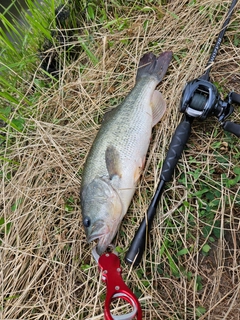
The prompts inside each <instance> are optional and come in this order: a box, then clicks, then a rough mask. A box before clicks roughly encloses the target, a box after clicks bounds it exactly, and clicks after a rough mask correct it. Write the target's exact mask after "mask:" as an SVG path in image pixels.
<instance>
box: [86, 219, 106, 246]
mask: <svg viewBox="0 0 240 320" xmlns="http://www.w3.org/2000/svg"><path fill="white" fill-rule="evenodd" d="M108 232H109V229H108V227H107V225H106V223H104V221H102V220H98V221H97V222H95V223H94V224H93V226H92V228H91V231H90V232H89V233H88V235H87V242H88V243H89V242H92V241H94V240H96V239H99V238H102V237H103V236H104V235H105V234H106V233H108Z"/></svg>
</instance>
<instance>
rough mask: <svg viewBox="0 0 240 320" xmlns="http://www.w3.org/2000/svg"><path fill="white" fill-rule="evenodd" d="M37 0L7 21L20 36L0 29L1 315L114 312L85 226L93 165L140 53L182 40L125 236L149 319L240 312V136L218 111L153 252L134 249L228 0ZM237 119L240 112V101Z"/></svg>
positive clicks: (168, 193) (226, 49)
mask: <svg viewBox="0 0 240 320" xmlns="http://www.w3.org/2000/svg"><path fill="white" fill-rule="evenodd" d="M28 2H29V7H30V12H31V14H32V15H31V16H28V23H29V27H28V28H27V30H25V31H24V32H22V31H18V29H15V27H14V26H13V24H11V23H8V21H7V20H6V21H4V23H5V25H6V27H7V28H8V30H9V32H10V33H12V34H14V35H15V37H16V39H20V41H19V40H18V42H19V43H18V44H17V45H16V44H13V43H12V42H10V41H9V40H8V38H7V37H6V36H5V32H3V31H1V35H0V48H1V55H0V85H1V93H0V121H1V128H0V129H1V134H0V161H1V169H0V183H1V198H0V210H1V211H0V283H1V286H0V318H1V319H9V320H10V319H31V320H36V319H41V320H45V319H46V320H47V319H64V320H65V319H89V320H90V319H91V320H97V319H103V307H104V298H105V293H106V288H105V285H104V284H103V283H102V282H101V279H100V274H99V272H98V267H97V265H96V263H95V261H94V259H93V258H92V255H91V250H92V248H93V246H94V243H91V244H87V243H86V238H85V233H84V230H83V226H82V217H81V211H80V203H79V190H80V185H81V172H82V168H83V165H84V161H85V159H86V155H87V153H88V151H89V149H90V147H91V144H92V142H93V139H94V137H95V135H96V133H97V130H98V128H99V126H100V124H101V120H102V116H103V114H104V113H105V112H106V111H107V110H109V109H110V108H112V107H114V106H116V105H117V104H118V103H119V102H121V101H122V100H123V98H124V97H126V95H127V94H128V93H129V91H130V90H131V88H133V86H134V83H135V75H136V71H137V65H138V62H139V59H140V57H141V56H142V55H143V54H144V53H146V52H149V51H152V52H154V53H155V54H156V55H157V54H160V53H161V52H163V51H165V50H172V51H173V53H174V58H173V60H172V62H171V64H170V67H169V70H168V73H167V75H166V76H165V78H164V80H163V81H162V83H161V84H160V85H159V90H160V91H161V92H162V93H163V95H164V97H165V98H166V100H167V105H168V108H167V112H166V115H165V116H164V118H163V119H162V121H161V122H160V123H159V124H158V125H157V126H156V127H155V128H154V130H153V134H152V140H151V144H150V148H149V153H148V156H147V161H146V167H145V169H144V173H143V175H142V177H141V180H140V182H139V185H138V188H137V190H136V193H135V196H134V198H133V201H132V204H131V206H130V208H129V210H128V213H127V215H126V216H125V218H124V220H123V222H122V225H121V227H120V229H119V232H118V234H117V237H116V239H115V241H114V242H115V245H116V246H117V249H118V251H119V257H120V259H121V264H122V268H123V278H124V279H125V281H126V283H127V285H128V286H129V287H130V288H131V289H132V290H133V291H134V293H135V294H136V295H137V297H138V298H139V301H140V303H141V306H142V310H143V319H152V320H155V319H171V320H177V319H179V320H180V319H181V320H191V319H194V320H195V319H201V320H203V319H211V320H217V319H226V320H231V319H234V320H237V319H240V269H239V266H240V192H239V189H240V188H239V182H240V142H239V139H238V138H237V137H235V136H233V135H231V134H230V133H227V132H224V131H223V130H222V129H221V127H220V125H219V123H218V121H217V120H216V118H214V117H210V118H208V119H207V120H205V121H204V122H199V121H197V120H196V121H195V122H194V123H193V130H192V134H191V136H190V139H189V142H188V143H187V146H186V149H185V151H184V154H183V156H182V157H181V159H180V161H179V163H178V166H177V168H176V170H175V173H174V177H173V180H172V182H171V183H168V184H167V186H166V188H165V191H164V193H163V196H162V198H161V201H160V203H159V207H158V210H157V211H158V212H157V215H156V218H155V220H154V224H153V229H152V231H151V234H150V240H149V244H148V249H147V251H146V254H145V255H144V258H143V261H142V263H141V264H140V265H139V266H138V267H137V268H134V267H130V266H129V265H127V264H125V262H124V256H125V253H126V251H127V249H128V248H129V246H130V243H131V240H132V238H133V236H134V233H135V231H136V230H137V228H138V226H139V223H140V222H141V220H142V218H143V217H144V214H145V213H146V210H147V207H148V205H149V203H150V201H151V197H152V195H153V193H154V190H155V188H156V186H157V183H158V178H159V174H160V171H161V165H162V162H163V160H164V158H165V156H166V152H167V150H168V146H169V143H170V141H171V137H172V135H173V133H174V130H175V129H176V127H177V125H178V123H179V122H180V121H181V118H182V114H181V113H180V112H179V109H178V108H179V104H180V98H181V93H182V90H183V87H184V85H185V84H186V82H187V81H189V80H191V79H194V78H196V77H198V76H200V75H202V73H203V72H204V68H205V65H206V63H207V61H208V58H209V55H210V53H211V49H212V47H213V45H214V43H215V40H216V37H217V35H218V33H219V32H220V30H221V26H222V23H223V20H224V18H225V17H226V14H227V11H228V7H229V5H230V1H220V0H217V1H213V0H201V1H200V0H199V1H198V0H190V1H187V0H181V1H180V0H175V1H151V0H148V1H124V0H122V1H120V0H110V1H91V2H83V3H82V5H80V6H79V7H78V6H75V7H74V5H73V2H72V3H70V2H69V3H70V4H69V5H68V4H67V2H66V6H65V7H63V8H62V9H61V10H65V11H64V15H63V16H62V17H63V18H62V19H63V20H61V21H60V22H58V21H57V20H56V19H55V14H54V10H55V9H56V8H57V7H58V5H59V4H60V3H55V4H54V1H52V0H51V1H50V0H47V1H45V5H42V6H41V7H39V6H36V5H32V4H31V1H28ZM2 19H3V20H4V18H3V17H2ZM239 25H240V4H238V5H237V7H236V9H235V11H234V13H233V16H232V19H231V22H230V25H229V28H228V30H227V32H226V36H225V37H224V41H223V43H222V46H221V49H220V51H219V54H218V56H217V59H216V62H215V64H214V66H213V67H212V71H211V80H212V81H213V82H214V83H215V85H216V86H217V88H218V90H219V92H220V93H221V96H222V98H225V96H226V95H227V94H228V93H229V92H230V91H235V92H239V93H240V67H239V63H240V32H239ZM43 60H44V62H43ZM42 67H44V69H45V70H44V69H43V68H42ZM54 67H55V68H56V69H57V72H55V73H54V70H53V69H54ZM231 120H232V121H235V122H237V123H240V107H237V106H236V108H235V112H234V114H233V115H232V116H231ZM113 307H115V309H117V310H118V312H120V314H121V313H124V312H126V306H125V305H123V304H120V305H119V306H117V305H114V306H113ZM116 312H117V311H116V310H115V311H113V313H115V314H116Z"/></svg>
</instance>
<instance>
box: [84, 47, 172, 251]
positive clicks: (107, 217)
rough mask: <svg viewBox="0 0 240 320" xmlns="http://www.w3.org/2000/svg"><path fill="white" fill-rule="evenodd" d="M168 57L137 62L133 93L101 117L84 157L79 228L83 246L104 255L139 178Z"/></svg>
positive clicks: (160, 108)
mask: <svg viewBox="0 0 240 320" xmlns="http://www.w3.org/2000/svg"><path fill="white" fill-rule="evenodd" d="M171 57H172V53H171V52H165V53H163V54H162V55H160V57H159V58H156V57H155V56H154V55H153V54H151V53H150V54H147V55H145V56H143V58H142V59H141V60H140V64H139V69H138V72H137V81H136V85H135V87H134V88H133V89H132V91H131V92H130V93H129V95H128V96H127V97H126V98H125V100H124V101H123V102H122V103H121V104H120V105H119V106H117V107H116V108H114V109H112V110H111V111H110V112H108V113H106V114H105V116H104V119H103V122H102V124H101V127H100V129H99V131H98V134H97V136H96V138H95V140H94V142H93V145H92V147H91V149H90V151H89V154H88V156H87V159H86V162H85V165H84V170H83V175H82V183H81V194H80V196H81V207H82V215H83V225H84V228H85V232H86V234H87V238H88V241H92V240H94V239H99V241H98V246H97V251H98V253H99V254H101V253H102V252H104V251H105V250H106V248H107V246H108V245H109V244H110V243H111V241H112V239H113V238H114V236H115V234H116V232H117V230H118V228H119V225H120V223H121V221H122V219H123V217H124V215H125V214H126V212H127V210H128V207H129V205H130V202H131V199H132V197H133V194H134V192H135V188H136V183H137V181H138V179H139V176H140V174H141V172H142V169H143V166H144V163H145V157H146V153H147V150H148V147H149V143H150V138H151V131H152V127H153V125H154V124H156V123H157V122H158V121H159V120H160V118H161V117H162V115H163V114H164V112H165V109H166V103H165V101H164V100H163V98H162V96H161V94H160V92H158V91H156V90H155V88H156V86H157V84H158V83H159V82H160V81H161V79H162V77H163V76H164V74H165V73H166V70H167V67H168V65H169V63H170V60H171Z"/></svg>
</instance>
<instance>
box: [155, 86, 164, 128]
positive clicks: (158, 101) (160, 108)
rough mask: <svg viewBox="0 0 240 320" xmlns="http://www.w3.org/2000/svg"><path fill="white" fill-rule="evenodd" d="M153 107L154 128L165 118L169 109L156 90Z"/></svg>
mask: <svg viewBox="0 0 240 320" xmlns="http://www.w3.org/2000/svg"><path fill="white" fill-rule="evenodd" d="M151 107H152V113H153V120H152V126H153V127H154V126H155V125H156V124H157V123H158V122H159V121H160V119H161V118H162V117H163V115H164V113H165V111H166V107H167V104H166V101H165V100H164V99H163V96H162V94H161V92H159V91H158V90H154V92H153V95H152V100H151Z"/></svg>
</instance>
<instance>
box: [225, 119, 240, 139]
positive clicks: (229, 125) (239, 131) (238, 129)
mask: <svg viewBox="0 0 240 320" xmlns="http://www.w3.org/2000/svg"><path fill="white" fill-rule="evenodd" d="M223 129H224V130H226V131H228V132H231V133H233V134H235V136H237V137H240V124H237V123H234V122H231V121H226V122H224V124H223Z"/></svg>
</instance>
